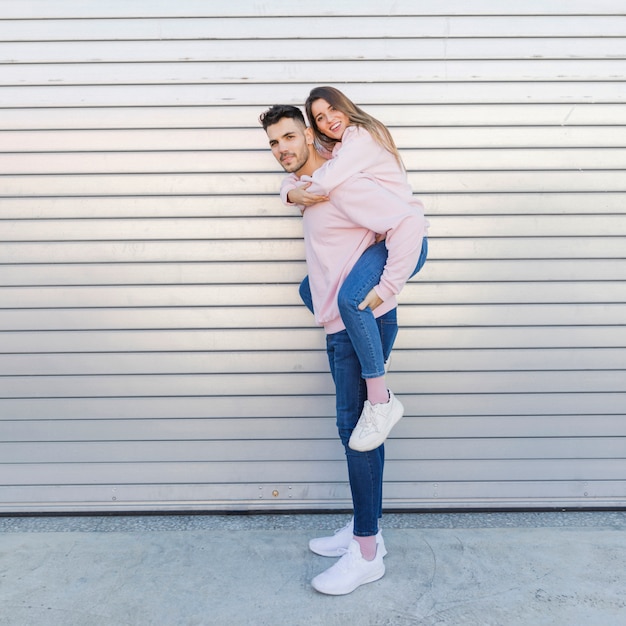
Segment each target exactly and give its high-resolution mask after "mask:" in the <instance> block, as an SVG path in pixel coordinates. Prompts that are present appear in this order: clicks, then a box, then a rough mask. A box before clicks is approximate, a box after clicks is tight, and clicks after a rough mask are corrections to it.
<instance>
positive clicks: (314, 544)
mask: <svg viewBox="0 0 626 626" xmlns="http://www.w3.org/2000/svg"><path fill="white" fill-rule="evenodd" d="M353 535H354V518H352V519H351V520H350V521H349V522H348V523H347V524H346V525H345V526H344V527H343V528H340V529H339V530H336V531H335V534H334V535H331V536H330V537H318V538H316V539H311V541H309V549H310V550H311V552H315V554H319V555H320V556H341V555H342V554H344V553H345V551H346V550H347V549H348V547H349V546H350V542H351V541H352V539H353ZM376 543H377V545H378V550H380V552H381V556H385V555H386V554H387V549H386V548H385V540H384V539H383V535H382V532H381V531H380V530H379V531H378V534H377V535H376Z"/></svg>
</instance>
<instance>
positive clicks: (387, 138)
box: [304, 86, 405, 169]
mask: <svg viewBox="0 0 626 626" xmlns="http://www.w3.org/2000/svg"><path fill="white" fill-rule="evenodd" d="M320 99H323V100H326V102H328V104H330V105H331V106H333V107H334V108H335V109H337V110H338V111H341V112H342V113H344V114H345V115H347V117H348V120H349V121H350V124H352V125H354V126H360V127H361V128H365V130H367V131H368V132H369V133H370V135H372V137H373V138H374V140H375V141H377V142H378V143H379V144H380V145H381V146H382V147H383V148H385V150H388V151H389V152H391V154H393V156H394V157H395V158H396V161H397V162H398V165H399V166H400V167H401V168H402V169H405V167H404V163H403V162H402V157H401V156H400V153H399V152H398V148H397V147H396V143H395V141H394V140H393V137H392V136H391V133H390V132H389V130H388V129H387V127H386V126H385V125H384V124H383V123H382V122H380V121H379V120H377V119H376V118H375V117H372V116H371V115H370V114H369V113H366V112H365V111H363V109H361V108H360V107H358V106H357V105H356V104H354V102H352V100H350V99H349V98H348V97H347V96H345V95H344V94H343V93H342V92H341V91H339V89H335V87H328V86H324V87H314V88H313V89H311V93H310V94H309V97H308V98H307V99H306V102H305V103H304V109H305V111H306V116H307V118H308V120H309V125H310V126H311V128H312V129H313V133H314V135H315V140H316V141H317V142H318V143H319V144H320V145H321V146H322V147H323V148H325V149H326V150H328V151H332V149H333V147H334V146H335V144H336V143H337V142H338V141H339V140H338V139H331V138H330V137H327V136H326V135H324V134H323V133H322V132H321V131H320V130H319V128H318V127H317V124H316V122H315V118H314V116H313V112H312V110H311V108H312V106H313V103H314V102H315V101H316V100H320Z"/></svg>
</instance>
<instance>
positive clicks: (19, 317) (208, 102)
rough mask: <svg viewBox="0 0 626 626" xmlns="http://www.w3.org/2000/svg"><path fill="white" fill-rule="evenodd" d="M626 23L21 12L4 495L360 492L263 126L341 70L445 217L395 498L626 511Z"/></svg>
mask: <svg viewBox="0 0 626 626" xmlns="http://www.w3.org/2000/svg"><path fill="white" fill-rule="evenodd" d="M338 5H341V7H339V6H338ZM623 13H624V3H623V1H621V0H596V1H594V2H590V1H582V0H572V1H570V2H557V1H552V2H551V1H538V0H528V1H526V2H524V3H517V4H515V5H512V4H510V3H502V2H498V1H496V0H472V1H460V0H437V1H434V0H433V1H424V2H409V1H403V2H402V1H401V2H390V1H384V0H377V1H376V2H373V1H359V2H356V1H354V2H343V3H337V2H330V1H326V0H322V1H320V2H317V3H316V4H315V5H310V4H307V3H304V4H298V3H293V2H285V1H275V2H254V1H252V0H247V1H242V2H236V3H230V4H229V3H217V2H216V3H212V2H206V1H202V2H200V1H196V0H180V1H179V2H176V3H173V2H169V1H163V0H161V1H158V0H153V1H151V2H147V1H140V0H136V1H133V0H124V1H122V0H109V1H108V2H101V1H90V2H85V1H79V0H58V1H56V2H45V1H37V0H19V1H18V0H5V1H4V2H2V3H1V4H0V18H1V20H0V63H1V65H0V151H1V153H0V173H1V176H0V240H1V245H0V263H1V269H0V285H1V286H0V441H1V443H0V483H1V485H2V486H0V511H5V512H15V511H55V510H56V511H79V510H83V511H107V510H111V511H114V510H168V509H171V510H175V509H206V510H219V509H222V510H227V509H230V510H233V509H266V508H277V509H285V508H319V507H345V506H346V505H347V504H348V501H349V500H348V498H349V495H348V490H347V486H346V483H345V481H346V472H345V467H344V465H345V463H344V460H343V456H342V451H341V448H340V446H339V444H338V442H337V439H336V434H335V428H334V421H333V417H334V416H333V406H334V401H333V388H332V384H331V380H330V376H329V374H328V373H327V363H326V357H325V352H324V337H323V334H322V332H321V331H320V330H319V329H316V328H313V327H312V326H311V319H310V317H309V315H308V313H307V312H306V311H305V309H304V308H303V307H302V306H301V305H300V303H299V301H298V296H297V283H298V282H299V280H300V278H301V277H302V276H303V274H304V273H305V267H304V264H303V261H302V259H303V246H302V241H301V224H300V219H299V217H298V216H297V215H294V214H293V212H291V211H289V210H287V209H285V208H283V207H282V206H281V204H280V202H279V200H278V198H277V190H278V187H279V184H280V180H281V177H282V173H281V172H280V171H279V169H278V166H277V164H276V163H275V161H274V160H273V157H272V156H271V154H270V153H269V150H268V149H267V142H266V138H265V135H264V133H263V131H262V130H261V129H260V127H259V126H258V122H257V117H258V115H259V113H260V112H261V111H263V110H264V109H265V108H266V107H267V106H268V105H270V104H274V103H278V102H282V103H294V104H301V103H302V102H303V100H304V98H305V97H306V95H307V93H308V91H309V89H310V88H311V87H312V86H314V85H316V84H335V85H337V86H338V87H340V88H341V89H343V90H344V91H345V92H346V93H347V94H348V95H349V96H350V97H351V98H352V99H353V100H355V101H356V102H357V103H359V104H361V105H362V106H363V107H364V108H366V109H367V110H368V111H370V112H371V113H373V114H374V115H376V116H377V117H379V118H380V119H382V120H383V121H385V122H386V123H387V124H388V125H389V126H390V127H391V129H392V132H393V134H394V136H395V137H396V139H397V142H398V144H399V146H400V147H401V150H402V153H403V156H404V158H405V160H406V162H407V165H408V167H409V169H410V178H411V181H412V183H413V185H414V188H415V190H416V193H418V195H419V196H420V197H421V198H422V199H423V200H424V202H425V204H426V206H427V209H428V214H429V218H430V221H431V224H432V229H431V240H430V243H431V258H430V261H429V263H428V264H427V266H426V268H425V269H424V270H423V272H422V274H421V278H420V279H419V280H414V281H412V282H411V283H410V285H409V286H407V288H406V289H405V291H404V292H403V295H402V302H403V304H402V306H401V311H400V319H401V324H402V329H401V332H400V336H399V340H398V343H397V349H396V351H395V355H394V358H393V361H392V373H391V374H390V380H391V384H392V386H393V389H394V390H395V391H396V392H397V393H398V394H399V395H400V396H401V397H402V400H403V402H404V403H405V406H406V408H407V416H406V418H405V419H404V420H403V421H402V422H401V423H400V424H399V425H398V426H397V428H396V429H395V430H394V433H393V437H392V439H391V441H390V442H389V444H388V447H387V455H388V464H387V469H386V479H387V486H386V496H387V506H388V507H393V508H403V507H418V508H419V507H425V508H432V507H468V508H471V507H480V508H484V507H538V506H612V505H621V506H623V505H624V504H626V460H625V457H626V454H625V452H626V420H625V419H624V416H625V414H626V374H625V364H626V326H625V325H624V320H625V319H626V282H625V281H624V279H625V278H626V255H625V250H626V173H625V169H626V168H625V166H626V106H625V101H626V88H625V84H624V78H625V75H626V71H625V68H626V17H624V15H623Z"/></svg>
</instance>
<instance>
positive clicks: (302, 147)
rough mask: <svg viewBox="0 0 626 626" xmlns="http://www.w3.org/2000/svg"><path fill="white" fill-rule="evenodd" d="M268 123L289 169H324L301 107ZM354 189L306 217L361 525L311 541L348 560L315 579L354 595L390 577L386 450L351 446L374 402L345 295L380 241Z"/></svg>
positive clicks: (384, 318)
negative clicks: (346, 321) (383, 524)
mask: <svg viewBox="0 0 626 626" xmlns="http://www.w3.org/2000/svg"><path fill="white" fill-rule="evenodd" d="M260 121H261V123H262V125H263V128H264V129H265V131H266V133H267V136H268V138H269V144H270V148H271V150H272V153H273V154H274V157H275V158H276V160H277V161H278V162H279V163H280V164H281V166H282V167H283V169H284V170H285V171H286V172H289V173H293V174H294V175H295V176H297V177H298V178H301V177H303V176H310V175H312V174H313V172H314V171H315V170H316V169H318V168H319V167H321V166H322V165H323V164H324V162H325V159H324V158H323V157H322V156H321V155H320V154H319V153H318V152H317V151H316V150H315V147H314V140H313V133H312V131H311V130H310V129H309V128H307V127H306V124H305V122H304V117H303V115H302V113H301V112H300V110H299V109H298V108H296V107H292V106H286V105H284V106H283V105H277V106H274V107H271V108H270V109H269V110H268V111H266V112H265V113H264V114H262V115H261V118H260ZM305 180H306V179H305ZM350 185H351V183H350V181H346V183H344V184H343V185H341V186H339V187H338V188H337V189H336V190H334V191H333V192H331V194H330V198H329V199H328V200H327V201H323V202H319V203H318V204H315V205H313V206H310V207H308V208H307V209H306V211H305V212H304V214H303V224H304V239H305V248H306V258H307V268H308V273H309V279H310V283H311V293H312V296H313V305H314V309H315V314H316V319H317V321H318V323H319V324H321V325H323V326H324V327H325V330H326V333H327V335H326V348H327V353H328V359H329V364H330V370H331V374H332V376H333V380H334V383H335V388H336V404H337V427H338V430H339V436H340V438H341V441H342V443H343V445H344V448H345V453H346V459H347V463H348V476H349V481H350V488H351V492H352V501H353V507H354V518H353V521H351V522H350V523H349V524H348V525H347V526H346V527H345V528H343V529H341V531H339V532H338V533H336V534H335V535H334V536H333V537H322V538H319V539H314V540H312V541H311V542H310V543H309V547H310V548H311V550H312V551H313V552H316V553H317V554H321V555H323V556H341V555H343V556H341V559H340V560H339V561H338V562H337V563H336V564H335V565H333V566H332V567H330V568H329V569H328V570H326V571H325V572H322V573H321V574H320V575H318V576H316V577H315V578H314V579H313V581H312V585H313V587H314V588H315V589H316V590H317V591H320V592H321V593H326V594H331V595H343V594H346V593H350V592H351V591H353V590H354V589H356V588H357V587H359V586H360V585H362V584H365V583H369V582H373V581H375V580H378V579H379V578H381V577H382V576H383V575H384V573H385V565H384V563H383V556H384V555H385V554H386V549H385V544H384V541H383V539H382V535H381V533H380V531H379V529H378V519H379V518H380V517H381V515H382V480H383V466H384V446H383V445H380V446H379V447H377V448H376V449H374V450H370V451H367V452H359V451H356V450H352V449H351V448H350V447H349V445H348V442H349V440H350V436H351V433H352V431H353V429H354V427H355V425H356V423H357V421H358V420H359V417H360V414H361V410H362V408H363V404H364V401H365V399H366V390H365V382H364V380H363V379H362V378H361V366H360V363H359V360H358V357H357V355H356V353H355V351H354V347H353V345H352V343H351V341H350V338H349V337H348V335H347V332H346V330H345V327H344V326H343V324H342V321H341V316H340V314H339V310H338V307H337V303H336V300H337V292H338V290H339V288H340V287H341V284H342V282H343V280H344V279H345V277H346V276H347V275H348V273H349V272H350V269H351V268H352V267H353V266H354V264H355V263H356V261H357V260H358V259H359V257H360V256H361V255H362V254H363V252H364V251H365V250H367V249H368V248H369V247H370V246H371V245H372V244H374V243H375V239H376V232H375V231H374V230H372V229H371V227H369V226H368V225H367V224H365V223H363V222H362V221H361V219H360V212H359V211H358V208H354V210H350V209H348V208H346V206H347V205H348V202H339V201H334V199H335V198H336V199H337V200H342V199H343V200H345V199H346V198H349V197H350V193H351V187H350ZM342 197H343V198H342ZM340 205H342V206H340ZM379 214H380V212H377V218H376V219H377V220H380V219H381V218H380V215H379ZM384 219H386V220H387V221H388V222H389V224H390V226H389V228H392V227H393V225H394V224H395V223H397V222H398V221H399V220H400V218H399V217H398V216H397V215H394V214H393V212H390V215H389V216H388V217H385V218H384ZM394 220H395V222H394ZM379 232H381V231H380V230H379ZM382 232H386V231H382ZM416 261H417V257H416V259H415V262H416ZM413 265H415V263H414V264H413ZM365 302H366V303H367V304H368V305H370V304H371V306H372V307H373V308H374V307H376V305H377V304H380V300H379V299H378V297H377V296H376V292H373V293H372V292H370V293H368V294H367V296H366V299H365ZM374 313H375V315H376V317H377V322H378V326H379V332H380V335H381V340H382V344H383V352H384V356H385V359H387V358H388V357H389V354H390V352H391V348H392V347H393V342H394V340H395V337H396V334H397V321H396V300H395V297H391V298H389V299H388V300H387V301H385V302H383V303H382V304H380V306H378V307H377V308H375V311H374Z"/></svg>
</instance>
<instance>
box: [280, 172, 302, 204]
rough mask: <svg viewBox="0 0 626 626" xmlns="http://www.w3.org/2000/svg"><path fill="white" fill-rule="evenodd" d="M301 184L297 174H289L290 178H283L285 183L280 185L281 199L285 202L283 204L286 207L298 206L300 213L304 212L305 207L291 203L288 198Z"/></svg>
mask: <svg viewBox="0 0 626 626" xmlns="http://www.w3.org/2000/svg"><path fill="white" fill-rule="evenodd" d="M299 184H302V183H301V181H299V180H298V178H297V177H296V175H295V174H289V176H285V178H283V182H282V183H281V184H280V199H281V200H282V201H283V204H284V205H285V206H289V207H292V206H297V207H298V208H299V209H300V211H302V210H304V207H303V206H302V205H299V204H296V203H295V202H289V199H288V198H287V194H288V193H289V192H290V191H292V190H293V189H296V188H297V187H298V186H299Z"/></svg>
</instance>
